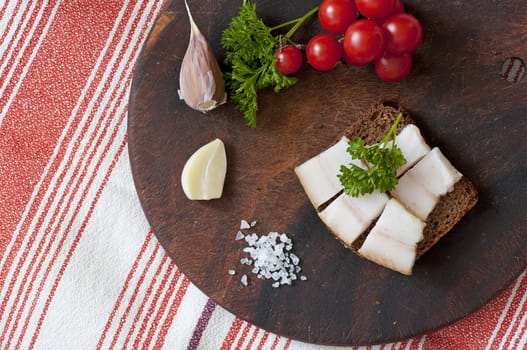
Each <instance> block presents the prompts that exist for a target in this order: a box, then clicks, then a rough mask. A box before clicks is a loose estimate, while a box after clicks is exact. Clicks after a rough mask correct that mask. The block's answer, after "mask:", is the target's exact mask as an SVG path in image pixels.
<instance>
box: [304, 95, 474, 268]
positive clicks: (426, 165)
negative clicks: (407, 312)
mask: <svg viewBox="0 0 527 350" xmlns="http://www.w3.org/2000/svg"><path fill="white" fill-rule="evenodd" d="M400 115H402V116H400ZM397 118H399V122H398V124H397V135H396V137H395V144H396V145H397V147H398V148H399V149H400V150H401V152H402V155H403V156H404V158H405V161H406V162H405V164H404V165H402V166H400V167H399V168H398V169H397V179H398V181H397V185H396V186H395V188H393V189H392V190H390V191H387V192H381V191H379V190H374V191H373V192H371V193H365V194H361V195H358V196H356V197H352V196H350V195H348V194H346V193H345V192H344V190H343V186H342V184H341V183H340V181H339V178H338V174H339V171H340V170H339V169H340V167H341V166H342V165H350V164H353V165H354V166H357V167H361V168H366V167H368V164H366V163H365V162H364V160H361V159H352V157H351V155H350V154H349V153H348V152H347V151H346V150H347V145H348V143H349V140H351V139H354V138H356V137H360V138H361V139H362V140H363V141H364V143H365V144H366V145H375V144H379V143H380V142H381V141H382V140H383V139H384V137H385V135H386V134H387V133H388V131H389V130H390V128H391V127H392V126H393V125H394V122H395V121H396V119H397ZM295 173H296V175H297V177H298V178H299V180H300V183H301V184H302V186H303V188H304V190H305V192H306V194H307V197H308V198H309V200H310V202H311V203H312V204H313V207H314V208H315V210H316V211H317V214H318V215H319V217H320V219H321V220H322V221H323V222H324V223H325V224H326V226H327V227H328V229H329V231H330V232H331V233H332V234H333V235H334V236H335V237H336V238H337V239H338V240H339V241H340V242H341V243H342V244H344V246H346V247H347V248H349V249H350V250H352V251H353V252H354V253H356V254H358V255H360V256H361V257H363V258H365V259H368V260H370V261H372V262H374V263H376V264H378V265H381V266H384V267H386V268H389V269H392V270H394V271H398V272H400V273H402V274H405V275H411V274H412V268H413V266H414V263H415V261H416V260H418V259H419V258H420V257H422V256H423V254H425V253H426V251H428V250H429V249H430V248H431V247H432V246H434V245H435V244H436V243H437V242H438V241H439V240H440V239H441V238H442V237H444V236H445V235H446V234H447V233H448V232H449V231H450V230H451V229H452V228H453V227H454V226H455V225H456V223H457V222H459V221H460V220H461V218H462V217H463V216H464V215H465V214H466V213H467V212H468V211H469V210H470V209H471V208H472V207H473V206H474V205H475V204H476V202H477V200H478V193H477V190H476V188H475V186H474V185H473V184H472V183H471V182H470V181H469V180H468V179H467V178H466V177H465V176H463V175H462V174H461V173H460V172H459V171H458V170H457V169H456V168H455V167H454V166H453V165H452V164H451V163H450V161H449V160H448V159H447V157H446V156H445V155H444V154H443V153H442V152H441V150H440V149H439V148H438V147H431V146H430V145H429V144H428V143H427V142H426V140H425V138H424V137H423V135H422V134H421V132H420V130H419V128H418V126H417V125H416V124H415V122H414V121H413V120H412V118H411V117H410V115H409V114H408V113H407V112H406V111H404V110H403V109H402V108H400V107H399V108H395V107H392V106H388V105H385V104H382V103H378V104H375V105H374V106H372V107H371V108H370V109H369V110H368V111H367V112H366V113H363V114H362V115H361V116H359V118H358V119H357V121H356V122H355V123H353V124H352V125H351V126H350V127H348V128H347V129H346V130H345V131H344V132H343V135H341V138H340V139H339V140H338V141H337V142H336V143H334V144H333V145H331V146H330V147H329V148H327V149H325V150H324V151H322V152H321V153H319V154H317V155H316V156H314V157H312V158H311V159H308V160H307V161H305V162H304V163H302V164H300V165H299V166H297V167H296V168H295Z"/></svg>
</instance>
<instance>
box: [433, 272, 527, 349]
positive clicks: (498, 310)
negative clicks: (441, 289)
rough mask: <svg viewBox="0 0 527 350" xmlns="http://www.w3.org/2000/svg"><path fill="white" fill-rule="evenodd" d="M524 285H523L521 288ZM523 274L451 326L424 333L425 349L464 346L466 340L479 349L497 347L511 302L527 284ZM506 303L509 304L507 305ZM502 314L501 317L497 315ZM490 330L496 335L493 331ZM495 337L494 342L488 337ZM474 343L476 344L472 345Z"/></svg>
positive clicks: (512, 310)
mask: <svg viewBox="0 0 527 350" xmlns="http://www.w3.org/2000/svg"><path fill="white" fill-rule="evenodd" d="M522 284H523V287H522ZM525 284H527V279H526V278H525V273H524V274H522V275H521V276H520V278H518V280H517V282H516V285H514V286H509V287H508V288H507V289H506V290H505V291H504V292H502V293H501V294H500V295H499V296H498V297H496V298H495V299H494V300H492V301H491V302H490V303H488V304H487V305H485V306H483V307H482V308H481V309H479V310H477V311H476V312H474V313H473V314H471V315H469V316H468V317H466V318H464V319H462V320H460V321H458V322H456V323H454V324H453V325H451V326H449V327H446V328H443V329H441V330H438V331H436V332H432V333H430V334H427V336H426V339H425V340H424V342H423V349H424V350H449V349H452V348H460V349H461V348H464V347H465V345H466V344H467V343H470V344H477V346H478V348H481V349H485V348H486V346H487V343H489V342H490V344H488V348H489V349H498V348H499V347H498V345H499V343H500V341H501V339H502V337H503V336H504V334H505V332H506V329H507V327H508V324H509V322H510V319H511V317H512V315H513V314H514V312H515V310H516V309H515V307H514V305H513V304H516V305H517V303H518V299H521V295H522V293H525V292H520V290H521V289H523V290H525V288H526V287H527V286H526V285H525ZM508 302H510V303H511V304H510V305H508ZM500 315H501V317H500ZM493 331H494V332H496V334H493ZM493 336H494V341H492V342H491V338H492V337H493ZM474 346H476V345H474Z"/></svg>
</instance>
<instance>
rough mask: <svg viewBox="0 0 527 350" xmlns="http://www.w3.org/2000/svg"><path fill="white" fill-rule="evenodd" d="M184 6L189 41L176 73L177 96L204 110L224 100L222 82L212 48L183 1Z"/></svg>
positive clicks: (208, 109)
mask: <svg viewBox="0 0 527 350" xmlns="http://www.w3.org/2000/svg"><path fill="white" fill-rule="evenodd" d="M185 6H186V8H187V13H188V17H189V21H190V40H189V43H188V47H187V51H186V52H185V56H184V57H183V62H182V63H181V70H180V72H179V90H178V94H179V98H180V99H182V100H184V101H185V103H186V104H187V105H188V106H189V107H191V108H192V109H195V110H197V111H200V112H203V113H205V112H208V111H210V110H212V109H214V108H216V107H218V106H219V105H221V104H223V103H225V101H226V100H227V93H226V92H225V82H224V80H223V75H222V73H221V70H220V66H219V65H218V61H217V60H216V57H215V56H214V53H213V52H212V49H211V47H210V45H209V43H208V41H207V39H206V38H205V36H203V34H202V33H201V31H200V30H199V28H198V26H197V25H196V23H195V22H194V19H193V18H192V14H191V13H190V9H189V7H188V4H187V1H186V0H185Z"/></svg>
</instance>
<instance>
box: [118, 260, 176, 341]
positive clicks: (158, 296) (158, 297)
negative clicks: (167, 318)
mask: <svg viewBox="0 0 527 350" xmlns="http://www.w3.org/2000/svg"><path fill="white" fill-rule="evenodd" d="M169 264H170V266H169V267H168V269H167V271H166V272H165V275H164V276H163V280H162V282H161V285H160V286H159V288H157V290H156V293H155V295H154V299H153V300H152V302H151V303H150V306H149V307H148V310H147V312H146V315H145V317H144V318H143V321H142V322H141V325H140V326H139V332H138V334H137V336H136V338H135V340H134V344H133V346H132V348H133V349H138V348H140V346H139V343H140V342H141V339H142V337H143V336H144V335H146V334H147V333H148V328H147V326H148V322H149V321H150V317H151V316H152V315H154V313H155V310H156V308H157V307H158V306H159V305H158V301H159V300H161V295H162V293H163V291H164V289H165V286H166V284H167V282H168V281H169V279H170V281H171V284H172V283H176V284H177V281H178V280H179V279H180V277H181V275H182V273H181V271H180V270H176V273H175V275H174V276H173V277H172V278H170V276H171V275H172V272H173V271H174V269H175V266H174V264H172V263H171V262H169ZM172 292H173V290H171V289H170V287H169V288H168V289H167V291H165V295H167V294H168V295H170V294H171V293H172ZM134 323H135V322H134ZM127 341H128V340H127ZM123 348H124V347H123Z"/></svg>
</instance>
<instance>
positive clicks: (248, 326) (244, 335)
mask: <svg viewBox="0 0 527 350" xmlns="http://www.w3.org/2000/svg"><path fill="white" fill-rule="evenodd" d="M250 329H251V324H250V323H245V327H243V331H242V334H241V335H240V338H239V339H238V343H237V344H236V347H235V349H236V350H240V349H241V348H242V345H243V342H244V341H245V338H247V334H249V330H250Z"/></svg>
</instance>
